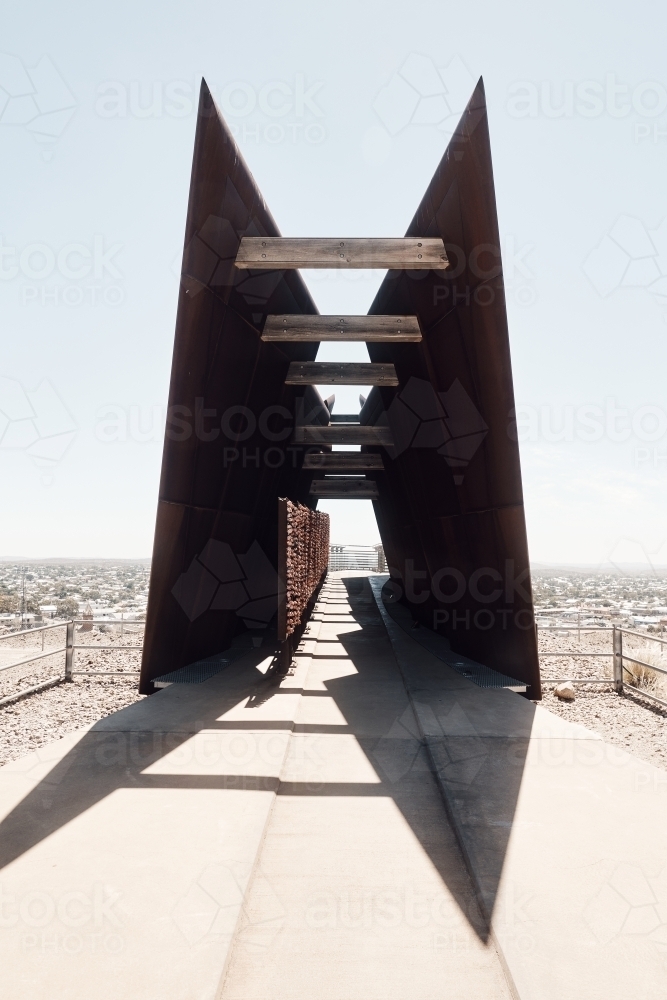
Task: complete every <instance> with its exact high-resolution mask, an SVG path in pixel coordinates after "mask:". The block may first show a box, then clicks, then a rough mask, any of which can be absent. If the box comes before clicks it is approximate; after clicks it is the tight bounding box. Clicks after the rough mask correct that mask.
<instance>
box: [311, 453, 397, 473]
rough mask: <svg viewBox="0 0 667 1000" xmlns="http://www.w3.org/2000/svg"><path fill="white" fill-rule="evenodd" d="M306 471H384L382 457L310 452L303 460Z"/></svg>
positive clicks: (364, 454) (370, 454) (362, 454)
mask: <svg viewBox="0 0 667 1000" xmlns="http://www.w3.org/2000/svg"><path fill="white" fill-rule="evenodd" d="M303 468H304V469H324V470H326V471H327V472H371V471H374V470H375V471H377V470H381V469H384V462H383V461H382V455H374V454H372V453H369V454H366V453H365V452H364V453H362V452H358V451H329V452H324V453H322V454H318V453H317V452H312V451H311V452H308V453H307V454H306V455H304V459H303Z"/></svg>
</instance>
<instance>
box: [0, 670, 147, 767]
mask: <svg viewBox="0 0 667 1000" xmlns="http://www.w3.org/2000/svg"><path fill="white" fill-rule="evenodd" d="M143 697H145V696H144V695H140V694H139V692H138V690H137V677H136V675H135V676H134V677H132V678H131V679H127V680H126V679H125V678H124V677H121V678H120V679H119V678H118V677H113V678H111V677H109V678H104V677H99V678H97V677H96V678H93V679H92V680H88V679H86V678H75V679H74V680H73V681H71V682H70V683H63V684H60V685H58V687H54V688H49V689H48V690H47V691H42V692H41V693H40V694H34V695H31V696H30V697H28V698H24V699H23V701H17V702H15V703H14V704H13V705H7V706H6V707H4V708H1V709H0V764H6V763H7V762H8V761H10V760H16V759H17V758H18V757H23V756H25V755H26V754H29V753H31V752H32V751H33V750H38V749H39V747H42V746H44V745H45V744H46V743H53V742H54V741H55V740H59V739H61V738H62V737H63V736H65V735H66V734H67V733H71V732H73V731H74V730H76V729H80V728H81V727H82V726H87V725H90V724H91V723H92V722H97V720H98V719H103V718H104V717H105V716H107V715H112V714H113V712H118V711H119V710H120V709H121V708H125V707H126V706H127V705H131V704H133V702H135V701H140V700H141V699H142V698H143Z"/></svg>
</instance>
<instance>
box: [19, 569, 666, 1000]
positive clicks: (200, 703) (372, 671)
mask: <svg viewBox="0 0 667 1000" xmlns="http://www.w3.org/2000/svg"><path fill="white" fill-rule="evenodd" d="M381 583H382V579H381V578H377V579H371V580H370V581H369V580H368V578H367V577H365V576H363V575H354V574H330V575H329V578H328V580H327V582H326V584H325V586H324V588H323V590H322V591H321V594H320V599H319V601H318V604H317V606H316V609H315V612H314V614H313V616H312V620H311V622H310V623H309V625H308V628H307V632H306V635H305V636H304V638H303V640H302V642H301V644H300V647H299V650H298V652H297V654H296V657H295V661H294V666H293V669H292V670H291V671H290V673H289V674H288V675H287V676H279V675H276V674H275V673H274V672H273V671H272V669H271V657H270V656H269V655H267V652H268V651H267V648H262V647H260V648H258V649H251V650H249V651H248V653H246V654H245V655H244V656H243V657H241V658H240V659H238V660H235V661H234V662H232V663H231V664H230V665H229V666H228V667H227V668H226V669H225V670H223V671H222V672H220V673H219V674H217V675H216V676H214V677H212V678H210V679H209V680H207V681H205V682H204V683H200V684H173V685H171V686H170V687H168V688H165V689H164V690H162V691H160V693H158V694H156V695H154V696H152V697H151V698H149V699H146V700H145V701H143V702H140V703H137V704H135V705H133V706H130V707H129V708H127V709H125V710H123V711H122V712H118V713H116V714H115V715H113V716H110V717H109V718H107V719H104V720H103V721H101V722H100V723H98V724H96V725H95V726H93V727H90V728H88V729H86V730H82V731H79V732H78V733H76V734H74V735H72V736H70V737H68V738H67V739H65V740H61V741H60V742H58V743H54V744H51V745H50V746H49V747H46V748H44V749H43V750H41V751H39V752H37V753H35V754H31V755H29V756H28V757H25V758H22V759H21V760H19V761H16V762H14V763H13V764H10V765H7V766H6V767H4V768H2V769H0V810H1V815H2V817H3V818H2V821H1V822H0V863H1V864H2V866H3V870H2V874H1V876H0V883H1V885H2V894H3V895H2V904H3V908H2V920H3V927H2V930H1V932H0V957H1V960H2V967H3V983H4V986H5V991H6V994H7V996H11V997H12V1000H23V998H26V1000H27V998H30V1000H46V998H48V1000H60V998H67V1000H84V998H85V1000H89V998H90V997H91V996H94V997H95V998H96V1000H107V998H108V1000H111V998H113V1000H117V998H118V997H123V998H124V1000H135V998H136V1000H158V998H159V1000H241V998H243V1000H260V998H261V1000H265V998H267V997H271V998H272V1000H274V998H275V1000H282V998H285V1000H287V998H288V997H289V998H290V1000H293V998H300V997H304V998H305V997H308V998H309V1000H310V998H312V997H313V996H314V995H316V996H318V997H319V998H323V1000H376V998H377V1000H380V998H381V1000H394V998H395V1000H410V998H413V997H414V998H415V1000H416V998H419V1000H436V998H437V1000H440V998H442V997H447V998H448V1000H449V998H453V1000H468V998H483V1000H496V998H497V1000H509V998H510V997H512V996H518V997H520V998H521V1000H545V998H546V1000H551V998H553V1000H562V998H563V997H577V1000H616V998H618V1000H621V998H623V1000H626V998H627V997H628V996H631V995H641V996H642V997H643V998H648V1000H658V998H661V1000H664V997H665V996H666V995H667V990H666V988H665V982H666V980H665V964H664V963H665V960H666V958H667V774H665V773H664V772H662V771H659V770H657V769H656V768H653V767H651V766H650V765H648V764H644V763H642V762H640V761H638V760H636V759H635V758H633V757H631V756H630V755H628V754H626V753H624V752H622V751H620V750H618V749H617V748H613V747H610V746H609V745H607V744H605V743H604V742H603V741H602V740H601V739H599V738H598V737H597V736H596V735H595V734H593V733H591V732H589V731H587V730H585V729H581V728H578V727H575V726H571V725H569V724H568V723H566V722H565V721H563V720H561V719H558V718H556V717H555V716H553V715H551V714H550V713H548V712H546V711H544V710H542V709H540V708H536V707H535V706H534V705H533V704H532V703H530V702H529V701H527V700H526V699H524V698H521V697H520V696H519V695H517V694H515V693H512V692H510V691H508V690H502V689H483V688H479V687H477V686H476V685H475V684H473V683H472V682H471V681H470V680H468V679H467V678H466V677H464V676H462V675H461V674H460V673H457V672H456V671H455V670H452V669H450V668H449V667H447V665H446V664H444V663H443V662H442V660H440V659H438V658H437V657H436V656H434V655H433V654H432V653H430V652H429V651H428V650H427V649H425V648H424V647H423V646H422V645H419V644H417V643H416V642H415V641H414V640H413V639H412V638H411V637H410V635H408V634H407V633H406V632H405V631H404V630H403V629H402V628H401V627H400V626H399V625H397V624H396V623H395V622H394V621H393V620H392V618H391V617H390V616H388V615H386V612H385V611H384V608H383V605H382V601H381V598H380V599H379V601H378V600H376V597H375V596H374V593H373V590H374V591H375V595H377V596H379V589H380V585H381ZM371 585H372V586H371Z"/></svg>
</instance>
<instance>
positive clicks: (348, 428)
mask: <svg viewBox="0 0 667 1000" xmlns="http://www.w3.org/2000/svg"><path fill="white" fill-rule="evenodd" d="M294 441H295V443H297V444H370V445H383V446H384V447H385V448H388V447H390V446H391V445H392V444H393V443H394V440H393V438H392V436H391V430H390V428H389V427H368V426H365V425H364V426H361V425H360V424H329V425H328V426H327V427H320V426H318V425H317V424H305V425H304V426H303V427H295V428H294Z"/></svg>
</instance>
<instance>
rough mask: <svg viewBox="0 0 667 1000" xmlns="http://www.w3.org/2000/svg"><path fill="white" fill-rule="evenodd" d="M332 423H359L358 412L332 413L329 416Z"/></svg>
mask: <svg viewBox="0 0 667 1000" xmlns="http://www.w3.org/2000/svg"><path fill="white" fill-rule="evenodd" d="M329 420H330V421H331V423H332V424H358V423H359V414H358V413H332V414H331V416H330V417H329Z"/></svg>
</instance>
